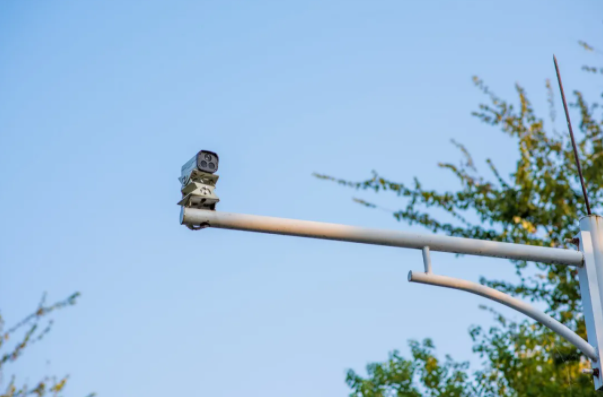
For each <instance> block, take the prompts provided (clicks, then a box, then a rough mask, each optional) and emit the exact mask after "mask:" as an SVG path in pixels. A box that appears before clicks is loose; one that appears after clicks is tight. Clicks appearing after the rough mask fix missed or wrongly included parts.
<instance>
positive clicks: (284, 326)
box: [0, 0, 603, 397]
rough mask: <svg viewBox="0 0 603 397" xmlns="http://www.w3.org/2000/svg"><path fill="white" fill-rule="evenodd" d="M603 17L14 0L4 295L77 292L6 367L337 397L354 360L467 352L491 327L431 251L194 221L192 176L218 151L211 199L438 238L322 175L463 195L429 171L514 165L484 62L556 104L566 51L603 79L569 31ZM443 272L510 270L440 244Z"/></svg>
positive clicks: (192, 389)
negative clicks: (196, 164) (189, 164)
mask: <svg viewBox="0 0 603 397" xmlns="http://www.w3.org/2000/svg"><path fill="white" fill-rule="evenodd" d="M602 11H603V7H602V6H601V3H599V2H594V1H592V2H562V1H553V2H550V1H535V2H524V1H506V2H480V1H474V2H468V1H467V2H461V1H458V2H444V1H440V2H436V1H431V2H418V1H416V2H410V1H408V2H402V1H378V2H370V1H329V2H325V1H309V0H306V1H288V2H277V1H272V2H270V1H254V2H243V1H240V2H231V1H220V2H217V1H215V2H209V1H189V2H186V1H145V2H139V1H119V2H118V1H113V2H107V1H2V2H1V3H0V180H1V183H0V197H1V199H2V206H0V219H1V222H0V266H1V267H0V308H1V310H2V314H3V315H4V316H5V317H6V319H7V321H8V324H11V323H12V322H14V321H17V320H18V319H20V318H21V317H22V316H24V315H25V314H26V313H28V312H29V311H30V310H31V309H32V308H34V307H35V305H36V304H37V302H38V300H39V298H40V295H41V294H42V292H43V291H47V292H48V294H49V299H50V300H56V299H60V298H63V297H65V296H67V295H69V294H70V293H72V292H73V291H76V290H78V291H81V292H82V298H81V301H80V303H79V304H78V305H77V306H76V307H74V308H70V309H69V310H66V311H63V312H60V313H58V314H57V316H56V324H55V329H54V330H53V332H52V334H51V335H50V336H49V337H48V338H47V339H46V340H45V341H44V343H42V344H38V345H35V346H34V347H33V348H32V349H31V350H30V351H29V352H28V353H27V354H26V355H25V356H24V357H23V358H22V359H21V360H20V362H19V363H18V364H17V365H16V366H15V367H14V369H15V371H17V373H18V376H19V379H20V380H24V379H25V378H27V379H29V380H30V381H31V382H33V381H35V380H36V379H37V377H38V376H40V375H42V374H47V373H52V374H57V375H63V374H66V373H69V374H71V380H70V384H69V386H68V395H70V396H82V395H85V394H86V393H87V392H89V391H96V392H98V393H99V395H100V396H115V397H117V396H166V395H171V396H173V395H195V396H197V395H198V396H241V395H245V396H309V395H312V396H335V395H339V396H341V395H346V394H347V393H348V389H347V387H346V386H345V384H344V373H345V370H346V369H347V368H354V369H357V370H362V369H363V367H364V365H365V364H366V363H367V362H370V361H374V360H382V359H385V358H386V357H387V352H388V351H390V350H392V349H394V348H398V349H401V350H402V352H404V353H406V352H407V348H406V341H407V340H408V339H410V338H415V339H417V338H418V339H421V338H423V337H427V336H430V337H433V338H434V340H435V342H436V345H437V346H438V351H439V352H440V354H441V355H442V356H443V354H445V353H450V354H452V355H453V356H454V357H455V358H457V359H470V360H472V362H474V363H475V362H476V361H477V360H476V359H475V357H474V356H472V354H471V352H470V346H471V343H470V339H469V336H468V335H467V329H468V327H469V325H470V324H475V323H477V324H486V325H487V324H489V323H490V316H489V315H488V314H487V313H484V312H483V311H481V310H479V309H478V304H480V303H485V302H484V301H483V300H482V299H481V298H477V297H474V296H469V295H464V294H463V293H460V292H456V291H450V290H437V289H434V288H432V287H428V286H422V285H409V284H408V283H407V282H406V274H407V272H408V271H409V270H410V269H420V268H421V256H420V253H419V252H417V251H408V250H400V249H394V248H383V247H371V246H361V245H353V244H345V243H336V242H325V241H313V240H304V239H296V238H290V237H279V236H269V235H256V234H248V233H242V232H234V231H224V230H204V231H201V232H191V231H189V230H187V229H185V228H184V227H181V226H180V225H179V224H178V214H179V208H178V207H177V206H176V202H177V201H178V200H179V190H178V189H179V185H178V181H177V177H178V175H179V170H180V167H181V165H182V164H183V163H184V162H185V161H187V160H188V159H189V158H190V157H191V156H192V155H193V154H194V153H195V152H196V151H197V150H199V149H202V148H207V149H210V150H214V151H216V152H218V153H219V154H220V158H221V164H220V172H219V174H220V176H221V179H220V183H219V185H218V190H217V192H218V194H219V196H220V197H221V199H222V202H221V203H220V204H219V209H220V210H224V211H232V212H242V213H252V214H262V215H271V216H281V217H290V218H299V219H310V220H317V221H327V222H339V223H346V224H354V225H364V226H372V227H386V228H393V229H398V230H416V231H423V230H421V229H418V228H416V227H412V228H411V227H408V226H407V225H405V224H400V223H396V222H395V221H394V219H393V218H391V217H390V216H388V215H387V214H386V213H384V212H380V211H371V210H369V209H365V208H361V207H359V206H358V205H356V204H354V203H353V202H352V201H351V197H352V196H353V195H356V193H354V192H353V191H350V190H346V189H344V188H341V187H339V186H336V185H333V184H328V183H325V182H321V181H318V180H316V179H314V178H313V177H312V176H311V173H312V172H315V171H317V172H323V173H328V174H332V175H336V176H340V177H346V178H351V179H362V178H365V177H368V176H369V175H370V171H371V170H372V169H376V170H378V171H380V172H381V173H383V174H384V175H386V176H389V177H391V178H392V179H395V180H399V181H402V182H409V181H411V180H412V178H413V177H414V176H417V177H420V178H421V179H422V180H423V181H424V183H425V184H426V185H427V186H432V187H440V188H442V189H446V188H453V187H454V186H456V184H455V181H454V180H452V179H451V178H450V175H449V174H447V173H446V172H444V171H441V170H439V169H438V168H437V163H438V162H439V161H453V162H457V161H458V160H459V159H460V156H459V153H458V152H457V151H456V150H455V149H454V148H453V146H452V145H451V144H450V143H449V140H450V139H451V138H455V139H457V140H458V141H460V142H463V143H465V144H466V145H467V147H468V148H469V149H470V150H471V151H472V152H473V153H474V154H475V157H476V160H477V161H478V166H481V168H482V170H484V171H485V170H486V167H484V163H483V160H484V159H485V158H487V157H491V158H493V159H494V161H495V162H496V163H497V164H499V166H500V167H501V168H502V169H503V170H509V169H511V167H512V165H513V162H514V161H515V157H514V151H513V145H512V142H511V141H510V139H509V138H508V137H506V136H504V135H503V134H502V133H500V132H498V131H497V130H495V129H493V128H491V127H488V126H486V125H482V124H480V123H479V122H478V121H477V120H476V119H474V118H472V117H471V115H470V112H471V111H472V110H474V109H476V107H477V104H478V103H479V101H480V100H481V99H482V96H481V95H480V94H479V92H478V91H477V90H476V89H475V88H474V87H473V86H472V83H471V76H472V75H473V74H478V75H480V76H481V77H483V78H484V79H485V80H486V82H487V83H488V84H489V85H490V87H491V88H492V89H493V90H494V91H496V92H497V93H498V94H499V95H500V96H503V97H507V98H510V97H511V96H512V95H513V84H514V83H515V82H520V83H521V84H522V85H524V86H525V87H526V89H527V91H528V93H529V95H530V96H531V98H532V99H533V101H534V103H535V105H536V107H537V109H538V110H539V112H540V113H541V114H542V115H546V114H547V113H546V112H547V110H546V106H545V104H546V102H545V99H546V95H545V90H544V80H545V79H546V78H552V77H554V69H553V64H552V59H551V56H552V54H553V53H556V54H557V56H558V58H559V61H560V65H561V69H562V72H563V75H564V83H565V84H566V86H567V89H568V90H570V89H574V88H580V89H584V90H586V91H587V92H589V93H590V92H593V93H595V92H601V88H602V87H601V83H600V81H597V80H594V79H592V78H591V79H589V78H588V76H585V75H584V74H583V73H581V72H580V66H581V65H582V64H583V63H593V64H597V63H598V64H601V63H602V62H601V57H600V56H597V54H590V55H589V54H588V53H585V52H584V51H583V50H581V49H580V48H579V47H578V46H577V44H576V43H577V40H579V39H586V40H587V41H592V42H593V44H594V45H597V44H601V40H600V37H601V32H602V28H603V26H602V18H601V15H602ZM597 40H598V41H597ZM597 84H599V85H598V86H597ZM593 97H594V96H591V98H593ZM558 114H559V115H561V113H560V112H558ZM559 128H561V129H562V128H563V121H562V120H561V123H560V124H559ZM358 196H360V197H363V198H366V199H373V200H377V201H378V202H380V203H382V204H383V205H384V206H387V207H392V208H395V207H396V205H397V202H396V201H395V200H392V199H391V198H389V197H386V196H383V197H380V196H376V197H375V196H373V195H371V194H368V193H367V194H365V193H359V194H358ZM434 270H435V271H437V272H439V273H442V274H447V275H454V276H458V277H464V278H467V279H471V280H477V279H478V278H479V276H480V275H488V276H490V277H492V278H495V277H499V278H506V279H512V278H513V273H514V269H513V268H512V265H511V264H509V263H508V262H505V261H499V260H489V259H475V258H469V257H465V258H455V257H454V256H452V255H443V254H440V255H434ZM516 318H521V316H519V315H518V316H517V317H516Z"/></svg>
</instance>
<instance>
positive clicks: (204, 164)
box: [201, 160, 207, 168]
mask: <svg viewBox="0 0 603 397" xmlns="http://www.w3.org/2000/svg"><path fill="white" fill-rule="evenodd" d="M201 167H203V168H205V167H207V161H205V160H203V161H201Z"/></svg>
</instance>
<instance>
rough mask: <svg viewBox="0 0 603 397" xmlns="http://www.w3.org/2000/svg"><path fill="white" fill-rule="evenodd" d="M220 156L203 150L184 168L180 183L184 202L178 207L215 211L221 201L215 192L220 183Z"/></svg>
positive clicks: (180, 202)
mask: <svg viewBox="0 0 603 397" xmlns="http://www.w3.org/2000/svg"><path fill="white" fill-rule="evenodd" d="M218 161H219V159H218V155H217V154H216V153H214V152H210V151H209V150H201V151H200V152H199V153H197V154H196V155H195V156H194V157H193V158H192V159H190V160H189V161H188V162H187V163H186V164H184V165H183V166H182V170H181V174H180V178H178V180H179V181H180V183H181V185H182V187H181V192H182V200H180V201H179V202H178V205H181V206H182V207H187V208H199V209H208V210H215V208H216V204H217V203H218V202H219V201H220V199H219V198H218V196H216V193H215V192H214V190H215V189H216V183H217V182H218V178H219V176H218V175H215V174H214V173H215V172H216V171H218Z"/></svg>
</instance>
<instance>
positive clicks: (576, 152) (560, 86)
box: [553, 55, 590, 215]
mask: <svg viewBox="0 0 603 397" xmlns="http://www.w3.org/2000/svg"><path fill="white" fill-rule="evenodd" d="M553 61H554V62H555V72H557V81H558V82H559V90H560V91H561V99H562V100H563V110H565V119H566V120H567V128H569V133H570V137H571V138H572V147H573V148H574V158H575V159H576V165H577V166H578V175H580V184H581V185H582V194H583V195H584V201H585V202H586V212H587V213H588V215H590V204H589V203H588V195H587V194H586V186H585V185H584V177H583V176H582V167H580V159H579V158H578V149H576V141H575V140H574V132H573V131H572V123H571V122H570V116H569V112H568V111H567V103H566V102H565V93H564V92H563V84H561V75H560V74H559V65H557V58H555V55H553Z"/></svg>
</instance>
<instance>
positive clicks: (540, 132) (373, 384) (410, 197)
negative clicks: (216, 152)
mask: <svg viewBox="0 0 603 397" xmlns="http://www.w3.org/2000/svg"><path fill="white" fill-rule="evenodd" d="M579 44H580V45H581V46H582V47H583V48H584V49H585V50H587V51H594V48H593V47H591V46H589V45H588V44H587V43H585V42H579ZM583 70H584V71H586V72H589V73H597V74H598V73H602V74H603V68H596V67H593V66H584V67H583ZM473 82H474V84H475V86H476V87H477V88H478V89H479V90H481V91H482V92H483V94H484V95H485V96H486V98H487V102H486V103H483V104H480V105H479V109H478V110H477V111H475V112H473V115H474V116H475V117H477V118H478V119H479V120H480V121H481V122H483V123H485V124H487V125H490V126H492V127H496V128H497V129H499V130H500V131H502V132H504V133H506V134H508V135H510V136H511V137H512V138H514V140H515V142H516V144H517V151H518V157H519V160H518V161H517V166H516V169H515V170H514V171H513V172H512V173H511V174H510V175H509V176H508V177H507V178H505V177H504V176H503V175H502V174H501V173H500V172H499V171H498V169H497V168H496V166H495V164H494V163H493V162H492V161H491V160H490V159H488V160H487V161H486V163H487V166H488V168H489V173H488V176H485V175H484V174H482V173H480V172H478V170H477V167H476V166H475V163H474V162H473V159H472V158H471V155H470V153H469V151H468V150H467V149H466V148H465V147H464V146H463V145H462V144H460V143H457V142H455V141H453V144H454V145H455V146H456V147H457V148H458V149H459V150H460V151H461V153H462V156H463V161H462V162H461V164H460V165H454V164H450V163H444V164H439V166H440V167H441V168H443V169H445V170H446V171H448V172H451V173H452V174H453V175H454V176H455V177H456V178H457V180H458V182H459V188H458V189H457V190H455V191H445V192H440V191H438V190H432V189H428V188H425V187H424V184H422V183H421V182H420V181H419V180H418V179H417V178H415V179H414V181H413V183H411V184H407V183H401V182H394V181H392V180H390V179H388V178H387V177H385V176H383V175H381V174H379V173H378V172H375V171H373V175H372V177H370V178H369V179H367V180H364V181H360V182H354V181H349V180H344V179H338V178H334V177H332V176H327V175H319V174H315V176H317V177H318V178H321V179H324V180H329V181H334V182H337V183H339V184H341V185H344V186H348V187H351V188H355V189H359V190H372V191H374V192H376V193H381V192H383V193H387V194H393V195H396V196H398V197H400V198H401V199H403V200H404V204H403V206H402V209H400V210H398V211H396V212H393V216H394V217H395V219H397V220H398V221H405V222H407V223H408V224H419V225H421V226H423V227H425V228H427V229H429V230H430V231H432V232H434V233H438V232H443V233H446V234H448V235H451V236H459V237H468V238H477V239H485V240H494V241H503V242H513V243H521V244H530V245H538V246H549V247H565V248H574V247H571V244H572V243H571V240H572V238H573V236H575V235H576V234H577V232H578V231H579V228H578V224H577V219H578V218H579V217H581V216H583V215H585V210H584V204H583V199H582V194H581V191H580V185H579V179H578V173H577V169H576V165H575V162H574V157H573V151H572V147H571V142H570V140H569V136H568V134H567V133H565V132H564V133H560V132H558V131H556V130H555V129H554V121H555V103H554V98H555V92H554V91H553V88H552V86H551V82H550V81H548V80H547V81H546V89H547V92H548V102H549V120H550V125H549V123H545V122H544V120H543V119H542V118H540V117H538V116H537V115H536V113H535V111H534V109H533V107H532V105H531V103H530V101H529V100H528V97H527V94H526V92H525V90H524V89H523V88H522V87H521V86H519V85H516V87H515V88H516V92H517V104H513V103H511V102H510V101H507V100H504V99H501V98H499V97H498V96H496V95H495V94H494V93H493V92H492V91H491V90H490V89H489V88H488V87H487V86H486V85H485V84H484V82H483V81H482V80H481V79H479V78H478V77H474V78H473ZM573 95H574V99H575V102H574V103H572V104H571V105H570V106H571V107H573V108H574V109H576V110H577V111H578V113H579V131H580V132H581V134H579V135H580V136H579V137H577V140H578V141H577V145H578V151H579V155H580V160H581V165H582V169H583V173H584V178H585V180H586V183H587V190H588V192H589V199H590V202H591V207H592V208H593V212H595V213H596V211H597V210H600V209H601V207H602V204H603V172H601V171H602V170H603V130H602V127H603V117H602V116H601V115H600V114H599V115H598V116H596V115H595V114H596V113H597V111H598V108H599V106H600V105H599V104H598V103H593V104H588V103H587V101H586V100H585V98H584V96H583V95H582V93H581V92H579V91H574V92H573ZM545 127H546V128H545ZM354 200H355V201H356V202H358V203H359V204H361V205H363V206H366V207H368V208H378V205H377V204H375V203H373V202H367V201H365V200H360V199H354ZM431 209H439V210H443V211H445V213H447V214H448V215H449V219H442V218H438V217H434V216H432V215H431V214H430V210H431ZM471 219H477V221H472V220H471ZM513 263H514V264H515V267H516V270H517V275H518V276H519V282H518V283H512V282H507V281H500V280H490V279H486V278H483V277H482V279H481V283H482V284H485V285H488V286H490V287H493V288H497V289H498V290H501V291H503V292H506V293H509V294H511V295H514V296H517V297H521V298H524V299H530V300H532V301H539V302H544V303H545V304H546V307H547V312H548V313H549V314H550V315H551V316H553V317H555V318H556V319H557V320H559V321H561V322H562V323H564V324H565V325H567V326H568V327H570V328H571V329H573V330H574V331H575V332H576V333H578V334H579V335H580V336H582V337H584V338H586V330H585V325H584V319H583V315H582V310H581V301H580V290H579V284H578V278H577V270H576V269H574V268H571V267H568V266H563V265H552V264H545V263H535V264H529V263H526V262H523V261H513ZM489 310H491V311H492V313H493V315H494V316H495V319H496V323H495V324H496V325H495V326H493V327H491V328H490V329H488V330H485V329H483V328H482V327H480V326H472V327H471V329H470V337H471V339H472V341H473V351H474V352H475V353H477V354H478V355H479V357H480V358H481V360H482V367H481V368H480V369H478V370H474V371H473V372H469V366H468V364H467V363H459V362H456V361H454V360H453V359H452V358H450V357H446V359H445V360H444V361H441V360H438V359H437V357H436V356H435V348H434V345H433V342H432V341H431V340H430V339H426V340H424V341H423V342H421V343H419V342H417V341H410V348H411V355H412V357H411V358H408V359H406V358H404V357H402V356H400V354H399V353H398V352H397V351H394V352H392V353H390V356H389V359H388V360H387V361H386V362H383V363H373V364H369V365H368V366H367V377H362V376H360V375H358V374H357V373H356V372H355V371H353V370H349V371H348V374H347V378H346V382H347V384H348V385H349V386H350V388H351V389H352V390H353V392H352V394H351V396H357V397H360V396H364V397H368V396H421V395H428V396H442V397H444V396H553V395H554V396H564V395H572V396H594V395H595V392H594V388H593V386H592V380H591V379H590V377H589V375H584V374H582V373H581V369H583V368H586V367H588V360H587V358H586V357H584V356H583V355H582V354H581V353H580V352H579V351H577V349H576V348H574V347H573V346H572V345H570V344H569V343H567V342H566V341H565V340H563V339H561V338H559V337H558V336H557V335H556V334H554V333H553V332H551V331H550V330H548V329H547V328H545V327H543V326H541V325H540V324H537V323H536V324H534V323H532V322H530V321H527V320H526V321H522V322H519V323H517V322H512V321H508V320H507V319H506V318H505V317H504V316H502V315H501V314H499V313H497V312H496V311H494V310H492V309H489Z"/></svg>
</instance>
